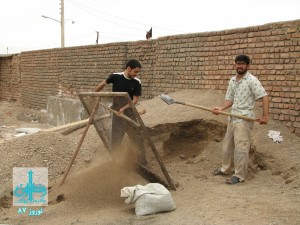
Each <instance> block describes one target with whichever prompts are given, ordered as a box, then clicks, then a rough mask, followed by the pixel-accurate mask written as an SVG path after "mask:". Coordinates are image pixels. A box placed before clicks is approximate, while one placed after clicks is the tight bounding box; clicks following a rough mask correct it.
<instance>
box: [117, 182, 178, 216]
mask: <svg viewBox="0 0 300 225" xmlns="http://www.w3.org/2000/svg"><path fill="white" fill-rule="evenodd" d="M121 197H126V199H125V203H127V204H131V203H135V214H136V215H137V216H145V215H149V214H154V213H158V212H168V211H172V210H174V209H175V208H176V206H175V204H174V202H173V199H172V196H171V193H170V192H169V191H168V189H166V188H165V187H164V186H163V185H161V184H159V183H149V184H147V185H145V186H143V185H136V186H133V187H124V188H122V189H121Z"/></svg>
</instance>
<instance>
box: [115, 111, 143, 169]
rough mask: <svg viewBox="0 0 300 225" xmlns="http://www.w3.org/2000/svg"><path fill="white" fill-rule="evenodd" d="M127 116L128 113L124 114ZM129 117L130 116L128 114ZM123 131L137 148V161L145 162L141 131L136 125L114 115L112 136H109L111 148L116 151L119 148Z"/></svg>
mask: <svg viewBox="0 0 300 225" xmlns="http://www.w3.org/2000/svg"><path fill="white" fill-rule="evenodd" d="M126 116H128V115H126ZM128 117H129V118H130V117H131V119H132V120H134V119H133V118H132V116H128ZM125 133H127V135H128V137H129V138H130V140H131V142H132V143H133V144H134V147H136V149H137V150H138V154H139V158H138V161H139V163H141V164H143V165H144V164H146V163H147V161H146V154H145V146H144V138H143V133H142V132H141V130H140V129H139V128H138V127H135V126H134V125H132V124H130V122H128V121H127V120H125V119H123V118H120V117H118V116H116V115H113V116H112V136H111V149H112V151H117V150H118V149H120V147H121V144H122V141H123V138H124V135H125Z"/></svg>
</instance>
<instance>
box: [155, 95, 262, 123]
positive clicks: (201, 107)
mask: <svg viewBox="0 0 300 225" xmlns="http://www.w3.org/2000/svg"><path fill="white" fill-rule="evenodd" d="M160 98H161V100H163V101H164V102H165V103H167V104H168V105H171V104H173V103H175V104H181V105H187V106H190V107H194V108H198V109H203V110H206V111H209V112H212V111H213V110H212V109H210V108H207V107H203V106H200V105H194V104H192V103H187V102H179V101H175V100H174V99H172V98H171V97H170V96H168V95H164V94H161V95H160ZM219 114H223V115H226V116H233V117H236V118H240V119H244V120H249V121H259V119H258V118H251V117H247V116H242V115H236V114H232V113H228V112H223V111H220V112H219Z"/></svg>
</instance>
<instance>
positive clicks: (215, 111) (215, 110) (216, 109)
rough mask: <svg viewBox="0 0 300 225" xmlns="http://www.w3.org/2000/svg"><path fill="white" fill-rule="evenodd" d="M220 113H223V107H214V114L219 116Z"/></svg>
mask: <svg viewBox="0 0 300 225" xmlns="http://www.w3.org/2000/svg"><path fill="white" fill-rule="evenodd" d="M220 111H222V109H221V107H214V108H213V111H212V113H213V114H216V115H219V113H220Z"/></svg>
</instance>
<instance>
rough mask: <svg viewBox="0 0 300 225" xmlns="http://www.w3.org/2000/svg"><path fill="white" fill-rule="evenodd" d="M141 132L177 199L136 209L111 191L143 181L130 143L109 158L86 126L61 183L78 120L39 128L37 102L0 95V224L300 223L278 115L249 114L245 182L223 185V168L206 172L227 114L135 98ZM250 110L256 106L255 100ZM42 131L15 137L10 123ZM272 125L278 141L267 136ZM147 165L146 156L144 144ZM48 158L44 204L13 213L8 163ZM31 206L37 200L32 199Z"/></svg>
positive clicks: (298, 167) (299, 157) (184, 95)
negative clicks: (66, 127)
mask: <svg viewBox="0 0 300 225" xmlns="http://www.w3.org/2000/svg"><path fill="white" fill-rule="evenodd" d="M168 95H169V96H171V97H172V98H173V99H175V100H178V101H186V102H190V103H194V104H197V105H202V106H206V107H213V106H216V105H219V104H221V103H222V102H223V98H224V95H223V94H220V93H218V92H216V91H212V90H183V91H178V92H174V93H168ZM137 108H138V109H145V110H146V113H145V114H143V115H141V118H142V119H143V121H144V124H145V126H146V127H147V130H148V134H149V135H150V137H151V140H152V141H153V143H154V144H155V146H156V148H157V150H158V152H159V153H160V156H161V158H162V161H163V162H164V165H165V167H166V169H167V171H168V173H169V175H170V177H171V179H172V181H173V182H174V184H176V186H177V190H176V191H175V190H170V192H171V195H172V198H173V201H174V203H175V205H176V209H175V210H174V211H171V212H165V213H157V214H153V215H148V216H136V215H135V211H134V204H131V205H128V204H126V203H124V200H125V199H124V198H121V197H120V190H121V189H122V188H123V187H127V186H135V185H137V184H140V185H145V184H147V183H149V181H147V180H146V179H144V178H143V177H142V176H140V175H139V174H138V173H137V171H136V167H135V165H134V162H133V157H132V156H133V155H132V152H131V149H130V148H129V147H128V145H127V144H126V142H124V150H123V151H122V152H120V153H119V154H118V155H117V156H114V159H113V160H112V157H111V155H110V154H109V153H108V152H107V150H106V149H105V147H104V146H103V144H102V142H101V139H100V138H99V136H98V134H97V133H96V130H95V129H94V127H91V128H90V129H89V130H88V133H87V136H86V138H85V139H84V142H83V145H82V147H81V149H80V151H79V154H78V156H77V157H76V160H75V162H74V165H73V166H72V168H71V171H70V173H69V175H68V177H67V179H66V181H65V183H64V185H63V186H60V185H59V184H60V181H61V179H62V177H63V173H64V172H65V170H66V168H67V166H68V165H69V163H70V161H71V158H72V155H73V154H74V151H75V149H76V146H77V143H78V142H79V140H80V138H81V136H82V133H83V128H82V129H79V130H77V131H76V132H73V133H71V134H68V135H62V134H60V133H59V132H49V131H44V130H45V129H47V128H49V127H50V126H48V125H47V123H46V122H47V116H46V113H45V112H43V111H35V110H31V109H24V108H21V107H19V106H18V105H17V104H16V103H10V102H0V152H1V156H2V157H1V158H0V175H1V176H0V184H1V186H0V224H45V225H50V224H51V225H52V224H57V225H59V224H72V225H79V224H89V225H93V224H163V225H164V224H178V225H181V224H197V225H201V224H203V225H223V224H224V225H225V224H226V225H227V224H236V225H250V224H251V225H252V224H260V225H281V224H285V225H297V224H300V216H299V215H300V138H299V137H297V136H296V135H295V134H292V133H290V131H289V130H288V128H286V127H285V126H284V125H283V124H281V123H280V122H279V121H272V120H271V121H270V122H269V124H268V125H259V124H258V123H257V124H255V126H254V129H253V133H252V134H253V143H252V147H251V153H250V158H251V161H250V163H249V173H248V177H247V179H246V181H245V182H243V183H240V184H237V185H228V184H226V183H225V182H224V180H225V177H222V176H213V175H212V171H213V170H214V169H215V168H218V167H219V166H220V165H221V147H222V139H223V137H224V134H225V130H226V120H227V118H226V116H223V115H218V116H216V115H213V114H211V113H210V112H207V111H203V110H200V109H195V108H191V107H188V106H183V105H179V104H172V105H167V104H166V103H164V102H163V101H162V100H161V99H160V98H159V97H155V98H153V99H151V100H145V101H142V102H141V103H139V105H138V106H137ZM256 113H257V116H258V115H260V113H261V111H260V109H259V108H257V109H256ZM21 127H23V128H24V127H27V128H40V129H41V130H42V131H40V132H38V133H36V134H31V135H25V136H22V137H14V135H15V134H16V132H15V129H16V128H21ZM269 130H276V131H280V132H281V135H282V136H283V142H282V143H275V142H274V141H273V140H272V139H270V138H269V137H268V131H269ZM147 158H148V160H149V166H150V167H151V166H152V165H153V166H154V165H155V163H156V160H155V158H154V157H153V155H151V152H147ZM40 166H43V167H48V173H49V186H50V187H51V189H50V190H49V196H48V199H49V204H48V206H45V207H44V212H43V213H42V214H41V215H40V216H28V215H26V214H23V215H20V214H18V207H17V206H12V195H11V191H12V168H13V167H40ZM33 208H40V207H33Z"/></svg>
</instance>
